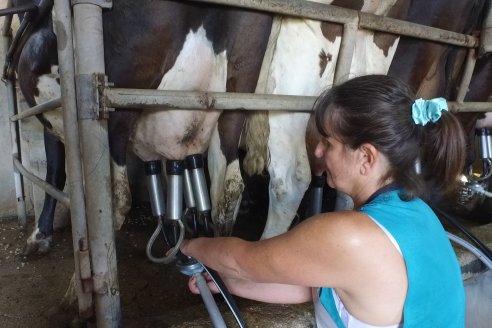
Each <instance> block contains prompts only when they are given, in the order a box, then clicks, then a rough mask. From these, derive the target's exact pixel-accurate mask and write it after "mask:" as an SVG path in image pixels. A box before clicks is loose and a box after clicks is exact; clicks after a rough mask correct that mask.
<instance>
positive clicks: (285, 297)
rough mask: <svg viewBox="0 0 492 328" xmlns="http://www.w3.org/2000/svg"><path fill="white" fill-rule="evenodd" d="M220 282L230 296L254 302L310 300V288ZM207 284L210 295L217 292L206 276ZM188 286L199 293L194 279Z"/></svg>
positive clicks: (233, 281)
mask: <svg viewBox="0 0 492 328" xmlns="http://www.w3.org/2000/svg"><path fill="white" fill-rule="evenodd" d="M222 281H223V282H224V283H225V285H226V286H227V289H228V290H229V292H230V293H231V294H234V295H236V296H239V297H243V298H247V299H251V300H255V301H260V302H267V303H279V304H297V303H304V302H309V301H311V299H312V297H311V288H309V287H304V286H295V285H286V284H276V283H256V282H253V281H249V280H245V279H240V278H222ZM207 284H208V287H209V288H210V290H211V291H212V293H218V292H219V290H218V289H217V286H216V285H215V283H214V282H213V281H212V280H211V279H210V278H209V277H208V276H207ZM188 285H189V288H190V290H191V292H192V293H194V294H198V293H200V291H199V290H198V287H197V286H196V279H195V278H194V277H192V278H190V280H189V284H188Z"/></svg>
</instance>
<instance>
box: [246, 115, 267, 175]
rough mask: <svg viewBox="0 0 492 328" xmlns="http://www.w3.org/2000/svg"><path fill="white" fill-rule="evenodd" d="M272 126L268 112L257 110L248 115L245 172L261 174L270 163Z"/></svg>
mask: <svg viewBox="0 0 492 328" xmlns="http://www.w3.org/2000/svg"><path fill="white" fill-rule="evenodd" d="M269 134H270V126H269V124H268V112H267V111H257V112H252V113H250V114H249V115H248V118H247V120H246V125H245V127H244V133H243V138H242V144H243V145H244V148H245V149H246V156H245V157H244V159H243V169H244V172H245V173H246V174H247V175H249V176H252V175H261V174H262V173H263V171H264V170H265V169H266V167H267V164H268V137H269Z"/></svg>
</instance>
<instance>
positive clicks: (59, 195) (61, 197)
mask: <svg viewBox="0 0 492 328" xmlns="http://www.w3.org/2000/svg"><path fill="white" fill-rule="evenodd" d="M14 166H15V168H16V169H17V171H19V172H20V173H21V174H22V175H23V176H24V177H26V178H27V179H29V180H30V181H32V182H33V183H34V184H36V185H37V186H38V187H39V188H41V189H43V190H44V191H45V192H47V193H48V194H50V195H51V196H52V197H53V198H55V199H56V200H57V201H59V202H61V203H63V204H64V205H66V206H68V207H70V198H69V197H68V195H67V194H65V193H64V192H62V191H60V190H58V189H56V188H55V187H53V186H52V185H50V184H49V183H47V182H46V181H44V180H42V179H40V178H38V177H37V176H36V175H34V174H32V173H31V172H29V171H28V170H27V169H26V168H25V167H24V166H23V165H22V163H21V162H20V161H19V160H18V159H17V158H14Z"/></svg>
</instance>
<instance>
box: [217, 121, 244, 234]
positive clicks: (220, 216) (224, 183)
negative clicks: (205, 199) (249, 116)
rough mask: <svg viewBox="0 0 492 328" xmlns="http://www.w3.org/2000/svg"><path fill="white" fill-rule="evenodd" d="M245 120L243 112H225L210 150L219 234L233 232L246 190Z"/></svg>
mask: <svg viewBox="0 0 492 328" xmlns="http://www.w3.org/2000/svg"><path fill="white" fill-rule="evenodd" d="M244 121H245V114H243V113H239V112H225V113H222V115H221V116H220V118H219V121H218V124H217V128H216V130H215V132H214V134H213V135H212V141H211V143H210V147H209V150H208V170H209V173H210V177H211V187H210V190H211V192H210V193H211V200H212V218H213V222H214V224H215V226H216V229H217V232H218V233H219V235H230V234H231V233H232V228H233V226H234V221H235V218H236V216H237V212H238V209H239V204H240V203H241V195H242V192H243V190H244V183H243V180H242V177H241V171H240V169H239V155H238V146H239V138H240V136H241V131H242V127H243V125H244Z"/></svg>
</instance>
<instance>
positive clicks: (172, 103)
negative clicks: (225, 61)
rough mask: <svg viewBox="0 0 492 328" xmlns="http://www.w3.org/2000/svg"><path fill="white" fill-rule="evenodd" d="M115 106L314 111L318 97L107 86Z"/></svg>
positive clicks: (106, 92) (108, 103)
mask: <svg viewBox="0 0 492 328" xmlns="http://www.w3.org/2000/svg"><path fill="white" fill-rule="evenodd" d="M104 98H105V104H106V106H108V107H113V108H136V109H154V110H159V109H160V110H162V109H194V110H282V111H298V112H310V111H311V110H312V107H313V104H314V101H315V100H316V97H308V96H285V95H269V94H253V93H227V92H194V91H169V90H144V89H118V88H106V89H105V90H104Z"/></svg>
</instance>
